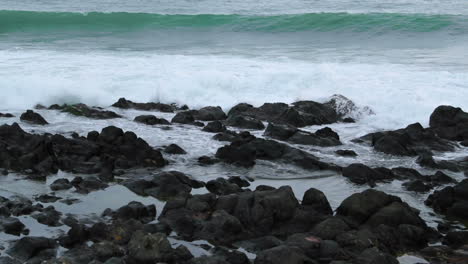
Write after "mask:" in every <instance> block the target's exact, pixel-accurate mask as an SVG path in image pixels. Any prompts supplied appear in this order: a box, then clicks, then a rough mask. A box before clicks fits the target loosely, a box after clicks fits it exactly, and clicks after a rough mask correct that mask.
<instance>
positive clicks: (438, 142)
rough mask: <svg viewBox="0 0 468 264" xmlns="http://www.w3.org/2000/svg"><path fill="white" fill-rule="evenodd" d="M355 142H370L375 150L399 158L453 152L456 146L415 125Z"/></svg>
mask: <svg viewBox="0 0 468 264" xmlns="http://www.w3.org/2000/svg"><path fill="white" fill-rule="evenodd" d="M354 142H369V143H370V144H371V145H372V146H373V147H374V149H375V150H377V151H380V152H383V153H387V154H392V155H398V156H416V155H418V154H422V153H430V152H431V151H453V150H454V147H455V145H454V144H453V143H451V142H449V141H447V140H445V139H442V138H440V137H438V136H437V135H436V134H435V133H434V132H433V131H431V130H430V129H424V128H423V127H422V126H421V124H419V123H415V124H411V125H409V126H407V127H406V128H404V129H399V130H395V131H384V132H377V133H371V134H368V135H365V136H364V137H361V138H359V139H357V140H354Z"/></svg>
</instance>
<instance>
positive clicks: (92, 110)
mask: <svg viewBox="0 0 468 264" xmlns="http://www.w3.org/2000/svg"><path fill="white" fill-rule="evenodd" d="M49 109H50V110H60V111H62V112H65V113H69V114H72V115H75V116H84V117H87V118H92V119H112V118H120V117H122V116H120V115H118V114H117V113H115V112H113V111H109V110H103V109H102V108H99V107H89V106H87V105H85V104H74V105H67V104H64V105H52V106H50V107H49Z"/></svg>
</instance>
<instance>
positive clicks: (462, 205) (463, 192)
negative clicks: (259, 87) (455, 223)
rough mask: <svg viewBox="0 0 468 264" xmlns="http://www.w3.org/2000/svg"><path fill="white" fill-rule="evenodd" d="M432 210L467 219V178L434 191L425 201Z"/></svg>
mask: <svg viewBox="0 0 468 264" xmlns="http://www.w3.org/2000/svg"><path fill="white" fill-rule="evenodd" d="M425 203H426V205H428V206H430V207H432V208H433V209H434V211H436V212H438V213H442V214H445V215H447V216H451V217H456V218H459V219H461V220H463V221H466V220H468V179H465V180H463V181H461V182H460V183H458V184H456V185H455V186H453V187H452V186H449V187H445V188H444V189H442V190H438V191H434V193H433V194H431V195H429V197H428V198H427V200H426V201H425Z"/></svg>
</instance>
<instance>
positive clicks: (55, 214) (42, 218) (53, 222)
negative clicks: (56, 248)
mask: <svg viewBox="0 0 468 264" xmlns="http://www.w3.org/2000/svg"><path fill="white" fill-rule="evenodd" d="M61 216H62V213H60V212H59V211H57V210H55V208H54V207H53V206H49V207H47V208H44V209H43V210H42V211H41V212H37V213H35V214H33V215H32V217H33V218H35V219H36V220H37V221H38V222H39V223H41V224H44V225H47V226H61V225H62V223H60V217H61Z"/></svg>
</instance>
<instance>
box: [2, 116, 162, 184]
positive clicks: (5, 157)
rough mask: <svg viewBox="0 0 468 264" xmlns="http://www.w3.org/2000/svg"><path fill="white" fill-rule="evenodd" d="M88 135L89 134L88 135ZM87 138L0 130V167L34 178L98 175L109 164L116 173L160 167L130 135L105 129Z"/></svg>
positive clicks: (16, 128)
mask: <svg viewBox="0 0 468 264" xmlns="http://www.w3.org/2000/svg"><path fill="white" fill-rule="evenodd" d="M90 134H91V133H90ZM88 138H89V139H87V138H82V137H77V138H72V139H69V138H65V137H64V136H62V135H50V134H44V135H35V134H29V133H26V132H24V131H23V130H22V129H21V127H20V126H19V125H18V124H16V123H14V124H12V125H3V126H0V140H1V141H2V143H1V144H2V146H3V147H2V148H0V156H1V157H2V159H1V160H0V167H3V168H5V169H10V170H14V171H32V172H33V173H34V174H36V175H47V174H50V173H56V172H57V171H58V170H59V169H60V170H64V171H69V172H78V173H87V174H89V173H99V172H100V170H101V166H102V165H103V164H105V163H106V162H107V161H108V160H112V161H113V163H114V164H113V166H114V168H116V169H128V168H136V167H162V166H164V165H165V164H166V161H165V160H164V159H163V157H162V155H161V153H160V152H159V151H157V150H155V149H153V148H152V147H151V146H149V145H148V143H146V142H145V141H144V140H143V139H141V138H138V137H137V136H136V135H135V134H134V133H133V132H123V130H122V129H120V128H117V127H113V126H110V127H106V128H104V129H103V130H102V131H101V133H98V132H95V133H94V134H93V135H92V136H90V135H88Z"/></svg>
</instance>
